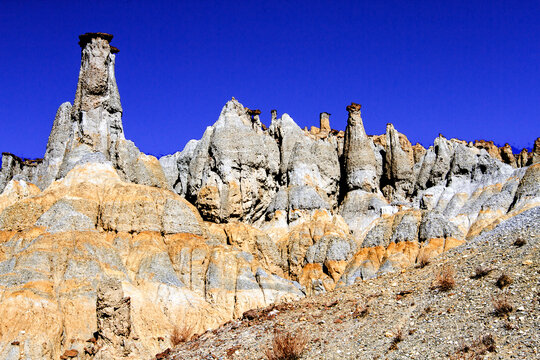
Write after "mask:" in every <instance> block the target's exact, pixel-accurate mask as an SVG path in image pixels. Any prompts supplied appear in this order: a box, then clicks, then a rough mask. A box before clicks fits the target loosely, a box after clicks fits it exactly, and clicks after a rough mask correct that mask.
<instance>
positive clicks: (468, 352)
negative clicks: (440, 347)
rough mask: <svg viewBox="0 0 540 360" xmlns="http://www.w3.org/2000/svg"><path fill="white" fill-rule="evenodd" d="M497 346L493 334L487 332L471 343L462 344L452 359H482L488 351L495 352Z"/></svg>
mask: <svg viewBox="0 0 540 360" xmlns="http://www.w3.org/2000/svg"><path fill="white" fill-rule="evenodd" d="M496 348H497V346H496V344H495V339H494V338H493V335H491V334H486V335H483V336H481V337H479V338H478V339H476V340H475V341H473V343H472V344H471V345H467V344H462V345H461V347H460V348H459V350H458V351H457V352H456V353H455V354H454V355H452V356H450V359H453V360H473V359H474V360H476V359H482V358H483V355H485V354H486V353H487V352H495V350H496Z"/></svg>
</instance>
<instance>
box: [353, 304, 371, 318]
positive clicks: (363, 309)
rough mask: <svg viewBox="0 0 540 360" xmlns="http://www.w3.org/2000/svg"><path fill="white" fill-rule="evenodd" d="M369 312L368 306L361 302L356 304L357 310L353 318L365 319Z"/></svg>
mask: <svg viewBox="0 0 540 360" xmlns="http://www.w3.org/2000/svg"><path fill="white" fill-rule="evenodd" d="M368 312H369V309H368V306H367V305H366V303H365V302H359V303H357V304H356V309H354V312H353V313H352V317H353V318H355V319H357V318H363V317H365V316H366V315H367V314H368Z"/></svg>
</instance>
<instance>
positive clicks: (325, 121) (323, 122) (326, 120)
mask: <svg viewBox="0 0 540 360" xmlns="http://www.w3.org/2000/svg"><path fill="white" fill-rule="evenodd" d="M319 120H320V127H321V132H330V130H331V129H330V114H329V113H327V112H322V113H321V114H320V115H319Z"/></svg>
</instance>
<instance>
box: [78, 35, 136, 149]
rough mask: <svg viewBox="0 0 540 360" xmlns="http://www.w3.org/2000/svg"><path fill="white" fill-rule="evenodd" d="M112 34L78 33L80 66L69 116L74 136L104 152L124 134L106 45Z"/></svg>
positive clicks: (112, 59)
mask: <svg viewBox="0 0 540 360" xmlns="http://www.w3.org/2000/svg"><path fill="white" fill-rule="evenodd" d="M112 38H113V36H112V35H110V34H105V33H86V34H83V35H81V36H79V39H80V41H79V45H80V46H81V49H82V51H81V68H80V71H79V82H78V84H77V92H76V94H75V101H74V103H73V108H72V110H71V117H72V119H73V121H74V123H75V126H76V138H78V140H79V141H80V142H81V143H84V144H86V145H88V146H90V147H91V149H92V150H93V151H99V152H101V153H103V154H104V155H106V156H108V155H109V154H110V152H111V149H110V145H111V144H112V143H113V142H114V141H116V140H118V139H125V138H124V130H123V127H122V105H121V104H120V94H119V92H118V86H117V85H116V79H115V76H114V62H115V53H117V52H118V49H116V48H115V47H112V46H110V41H111V40H112Z"/></svg>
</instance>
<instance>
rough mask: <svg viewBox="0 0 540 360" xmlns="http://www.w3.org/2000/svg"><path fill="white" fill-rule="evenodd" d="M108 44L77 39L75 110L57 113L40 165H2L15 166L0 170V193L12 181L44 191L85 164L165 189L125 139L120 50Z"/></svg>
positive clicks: (148, 161) (149, 161)
mask: <svg viewBox="0 0 540 360" xmlns="http://www.w3.org/2000/svg"><path fill="white" fill-rule="evenodd" d="M112 38H113V36H112V35H110V34H106V33H86V34H83V35H81V36H79V40H80V41H79V45H80V46H81V67H80V70H79V81H78V84H77V91H76V93H75V100H74V102H73V105H71V104H70V103H68V102H66V103H64V104H62V105H61V106H60V108H59V109H58V112H57V113H56V118H55V120H54V123H53V127H52V130H51V134H50V136H49V141H48V143H47V149H46V151H45V155H44V158H43V160H39V161H34V162H31V163H26V162H23V161H22V160H21V161H18V160H17V158H14V157H11V156H8V157H5V161H3V162H4V163H6V164H12V163H13V164H15V165H16V166H4V167H3V169H2V173H1V174H0V192H1V191H2V190H3V188H4V187H5V186H6V185H7V183H8V182H9V181H10V180H11V179H12V178H13V177H14V176H18V177H19V178H20V179H23V180H26V181H29V182H32V183H34V184H36V185H38V186H39V187H40V188H41V189H45V188H46V187H48V186H49V185H50V184H51V183H52V182H53V181H54V180H57V179H61V178H63V177H64V176H66V175H67V173H68V172H69V171H70V170H71V169H73V168H74V167H75V166H77V165H78V164H82V163H87V162H110V163H111V164H112V165H113V166H114V168H115V169H116V171H117V172H118V174H119V175H120V176H121V177H122V178H123V179H124V180H126V181H130V182H133V183H137V184H143V185H150V186H158V187H163V188H168V187H169V185H168V183H167V180H166V178H165V174H164V173H163V169H162V168H161V165H160V164H159V161H158V160H157V159H156V158H154V157H153V156H147V155H145V154H143V153H141V152H140V151H139V149H137V147H136V146H135V144H134V143H133V142H131V141H129V140H126V139H125V136H124V129H123V126H122V105H121V103H120V94H119V92H118V86H117V85H116V79H115V76H114V64H115V54H116V53H118V51H119V50H118V49H117V48H115V47H113V46H111V45H110V42H111V40H112ZM12 158H13V159H15V160H12ZM4 168H6V169H5V170H4Z"/></svg>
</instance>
